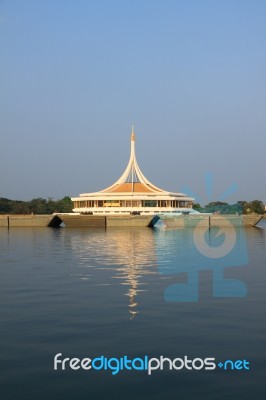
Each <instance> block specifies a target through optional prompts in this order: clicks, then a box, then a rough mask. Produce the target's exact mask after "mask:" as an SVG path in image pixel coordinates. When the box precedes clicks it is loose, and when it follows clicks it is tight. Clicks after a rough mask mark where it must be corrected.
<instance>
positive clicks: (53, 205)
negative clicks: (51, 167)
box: [0, 196, 73, 214]
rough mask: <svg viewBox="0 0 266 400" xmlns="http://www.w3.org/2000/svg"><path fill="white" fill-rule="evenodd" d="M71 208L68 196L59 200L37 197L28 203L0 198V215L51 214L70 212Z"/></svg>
mask: <svg viewBox="0 0 266 400" xmlns="http://www.w3.org/2000/svg"><path fill="white" fill-rule="evenodd" d="M72 208H73V207H72V202H71V199H70V197H68V196H65V197H63V198H62V199H60V200H54V199H52V198H48V199H43V198H41V197H39V198H37V199H32V200H30V201H22V200H10V199H5V198H3V197H0V214H31V213H33V214H52V213H54V212H71V211H72Z"/></svg>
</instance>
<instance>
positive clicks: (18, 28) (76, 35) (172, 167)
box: [0, 0, 266, 203]
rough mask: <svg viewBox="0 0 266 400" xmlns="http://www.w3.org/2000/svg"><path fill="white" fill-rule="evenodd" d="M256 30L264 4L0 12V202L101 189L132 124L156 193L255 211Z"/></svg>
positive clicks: (261, 52) (57, 5)
mask: <svg viewBox="0 0 266 400" xmlns="http://www.w3.org/2000/svg"><path fill="white" fill-rule="evenodd" d="M265 21H266V1H265V0H249V1H245V0H219V1H218V0H212V1H211V0H209V1H207V0H201V1H199V0H175V1H171V0H134V1H133V0H131V1H129V0H121V1H118V0H109V1H107V0H106V1H101V0H97V1H96V0H93V1H92V0H91V1H85V0H83V1H81V0H76V1H75V0H64V1H59V0H46V1H41V0H39V1H38V0H37V1H36V0H28V1H27V0H23V1H21V0H9V1H3V0H2V1H0V51H1V60H0V83H1V86H0V87H1V95H0V102H1V103H0V129H1V132H0V197H7V198H12V199H22V200H29V199H31V198H36V197H46V198H47V197H54V198H61V197H63V196H65V195H69V196H77V195H78V194H79V193H84V192H93V191H97V190H100V189H103V188H105V187H106V186H109V185H110V184H111V183H113V182H114V180H116V179H117V178H118V177H119V176H120V175H121V174H122V172H123V170H124V168H125V167H126V164H127V161H128V157H129V151H130V148H129V144H130V143H129V140H130V132H131V125H132V124H134V127H135V133H136V140H137V141H136V148H137V158H138V163H139V165H140V167H141V169H142V171H143V172H144V174H145V175H146V176H147V178H148V179H149V180H151V181H152V182H153V183H154V184H156V185H157V186H161V187H162V188H164V189H168V190H172V191H181V190H182V188H184V187H185V186H187V187H190V188H191V190H193V191H194V192H196V193H198V194H200V196H201V197H202V199H203V203H204V202H207V194H206V191H205V186H204V176H205V174H206V173H212V174H213V177H214V180H213V183H214V187H213V193H212V194H211V195H210V197H211V200H215V199H217V198H218V197H219V196H220V195H221V193H223V192H224V191H225V190H226V189H228V187H229V186H230V185H231V184H237V185H238V191H237V192H236V193H235V194H234V195H232V196H231V197H228V198H227V199H226V200H227V201H228V202H234V201H235V200H242V199H247V200H252V199H257V198H258V199H261V200H263V201H265V202H266V185H265V173H266V161H265V160H266V157H265V153H266V23H265ZM209 189H210V188H209ZM208 200H210V198H208Z"/></svg>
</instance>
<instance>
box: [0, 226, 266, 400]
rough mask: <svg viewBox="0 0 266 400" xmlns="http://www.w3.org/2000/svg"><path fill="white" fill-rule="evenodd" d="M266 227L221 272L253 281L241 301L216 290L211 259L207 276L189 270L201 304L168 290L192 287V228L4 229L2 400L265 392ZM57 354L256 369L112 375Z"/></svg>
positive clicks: (249, 234)
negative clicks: (243, 364)
mask: <svg viewBox="0 0 266 400" xmlns="http://www.w3.org/2000/svg"><path fill="white" fill-rule="evenodd" d="M265 232H266V223H265V221H264V222H262V223H261V228H251V229H246V230H245V236H246V245H247V257H248V264H247V265H243V263H242V261H241V258H240V261H241V262H240V264H242V265H237V264H236V265H234V266H230V265H227V266H226V265H225V268H224V271H223V272H224V277H225V279H226V280H229V279H236V280H237V281H241V282H242V283H243V284H245V285H246V286H247V290H248V292H247V296H246V297H232V296H231V297H213V282H214V278H213V276H214V273H213V271H212V270H211V267H210V266H208V264H206V266H205V267H204V266H202V265H201V267H199V269H200V272H198V271H197V267H195V266H194V275H193V277H194V278H195V277H196V276H197V279H198V282H197V281H195V280H194V281H193V282H192V286H193V285H194V286H193V290H192V291H193V293H194V295H195V293H196V292H197V293H198V296H199V299H198V301H192V300H193V298H191V297H190V295H188V298H187V300H186V301H182V293H181V294H180V293H179V294H178V292H177V291H176V292H175V293H176V296H177V298H176V299H175V301H172V302H167V301H165V296H166V299H167V293H168V294H169V292H168V290H169V287H172V288H173V290H174V291H175V290H176V289H177V288H178V287H183V289H184V291H185V292H186V294H187V293H188V291H189V287H190V288H192V286H191V285H190V286H189V285H188V283H189V279H188V276H191V273H189V271H190V270H189V268H190V266H189V263H191V262H193V257H192V258H191V255H193V251H194V250H195V249H194V248H193V241H191V235H190V236H189V238H188V237H187V236H186V234H184V232H183V233H180V231H177V230H176V231H174V230H172V231H170V230H167V231H165V230H162V229H159V230H158V229H157V230H151V229H148V228H143V229H134V228H131V229H118V228H117V229H109V230H106V231H105V230H102V229H99V230H86V229H65V228H61V229H52V228H44V229H38V228H32V229H31V228H28V229H23V228H13V229H10V230H7V229H5V228H1V229H0V265H1V268H0V278H1V280H0V295H1V301H0V307H1V315H0V317H1V319H0V321H1V322H0V323H1V329H0V340H1V341H0V345H1V351H0V367H1V375H0V382H1V392H0V398H1V400H8V399H10V400H17V399H19V400H24V399H28V400H31V399H38V400H42V399H45V400H46V399H49V400H57V399H64V400H70V399H160V400H161V399H212V400H213V399H224V398H232V399H258V400H259V399H264V398H265V395H266V390H265V373H266V367H265V363H266V357H265V356H266V318H265V310H266V307H265V306H266V291H265V282H266V233H265ZM214 236H215V235H214ZM188 239H189V240H188ZM214 239H215V238H214ZM214 239H213V240H214ZM218 245H219V244H218ZM218 245H217V246H218ZM237 251H239V252H241V251H244V249H243V248H242V249H241V248H240V249H238V250H237ZM239 254H240V253H239ZM194 261H195V259H194ZM229 264H230V262H229ZM186 268H187V269H186ZM190 272H191V271H190ZM186 284H187V285H186ZM171 285H175V286H171ZM167 288H168V289H167ZM197 293H196V294H197ZM228 293H229V292H228ZM179 295H180V296H181V297H180V298H179V299H178V296H179ZM183 295H184V293H183ZM192 297H193V296H192ZM168 300H169V298H168ZM172 300H173V299H172ZM183 300H184V299H183ZM194 300H195V299H194ZM57 353H63V356H65V357H79V358H84V357H90V358H93V357H96V356H99V355H105V356H108V357H120V356H123V355H128V356H129V357H132V358H134V357H143V356H145V355H148V356H150V357H159V356H160V355H164V356H165V357H166V356H167V357H169V358H172V359H173V358H176V357H183V356H184V355H188V356H190V357H191V358H196V357H202V358H205V357H215V358H216V360H226V359H234V360H236V359H247V360H248V361H250V367H251V369H250V370H249V371H247V370H244V371H224V370H221V369H219V368H216V369H215V371H204V370H201V371H192V372H191V371H188V370H182V371H168V370H164V371H156V372H154V373H153V374H152V375H151V376H148V374H147V372H146V371H133V372H132V371H122V372H120V373H119V374H117V375H115V376H112V374H111V371H106V372H102V371H101V372H96V371H93V372H91V371H81V370H79V371H73V370H69V369H68V370H66V371H54V370H53V358H54V356H55V354H57Z"/></svg>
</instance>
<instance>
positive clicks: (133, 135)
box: [131, 125, 135, 142]
mask: <svg viewBox="0 0 266 400" xmlns="http://www.w3.org/2000/svg"><path fill="white" fill-rule="evenodd" d="M131 141H133V142H135V133H134V126H133V125H132V130H131Z"/></svg>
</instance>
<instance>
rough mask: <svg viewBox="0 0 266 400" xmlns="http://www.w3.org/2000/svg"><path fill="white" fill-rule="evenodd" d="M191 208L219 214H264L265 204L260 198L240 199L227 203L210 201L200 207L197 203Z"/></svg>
mask: <svg viewBox="0 0 266 400" xmlns="http://www.w3.org/2000/svg"><path fill="white" fill-rule="evenodd" d="M193 208H194V209H195V210H197V211H200V212H211V213H219V214H236V213H238V214H254V213H255V214H264V213H265V206H264V203H263V202H262V201H260V200H252V201H245V200H243V201H242V200H241V201H238V202H237V203H235V204H228V203H224V202H222V201H212V202H211V203H209V204H206V206H204V207H202V206H201V205H200V204H199V203H196V204H194V205H193Z"/></svg>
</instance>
